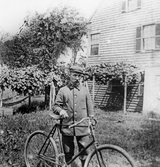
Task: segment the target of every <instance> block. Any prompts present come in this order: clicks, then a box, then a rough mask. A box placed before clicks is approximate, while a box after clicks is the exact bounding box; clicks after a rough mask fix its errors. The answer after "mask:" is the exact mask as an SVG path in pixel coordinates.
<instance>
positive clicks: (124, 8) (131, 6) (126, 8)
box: [122, 0, 141, 12]
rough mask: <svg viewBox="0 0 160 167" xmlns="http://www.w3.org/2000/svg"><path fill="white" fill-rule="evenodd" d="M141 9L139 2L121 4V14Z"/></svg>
mask: <svg viewBox="0 0 160 167" xmlns="http://www.w3.org/2000/svg"><path fill="white" fill-rule="evenodd" d="M139 8H141V0H125V1H123V2H122V12H129V11H133V10H136V9H139Z"/></svg>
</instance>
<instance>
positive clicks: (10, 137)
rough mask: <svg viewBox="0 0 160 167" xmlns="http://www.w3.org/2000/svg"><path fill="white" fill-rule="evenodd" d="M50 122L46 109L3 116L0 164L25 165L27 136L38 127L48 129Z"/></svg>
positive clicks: (17, 166) (22, 166)
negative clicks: (24, 152) (24, 154)
mask: <svg viewBox="0 0 160 167" xmlns="http://www.w3.org/2000/svg"><path fill="white" fill-rule="evenodd" d="M51 124H52V120H51V118H50V117H49V116H48V114H47V112H46V111H41V112H37V113H31V114H23V115H22V114H17V115H15V116H8V117H5V118H4V133H3V134H1V136H0V150H1V151H0V157H1V158H0V165H1V163H2V165H4V164H6V163H7V165H8V166H16V167H25V163H24V158H23V151H24V144H25V141H26V139H27V136H28V135H29V134H30V133H31V132H33V131H35V130H38V129H41V130H45V131H49V129H50V126H51ZM1 132H2V131H1Z"/></svg>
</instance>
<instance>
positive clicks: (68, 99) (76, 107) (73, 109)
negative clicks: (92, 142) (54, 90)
mask: <svg viewBox="0 0 160 167" xmlns="http://www.w3.org/2000/svg"><path fill="white" fill-rule="evenodd" d="M62 109H63V110H65V111H66V112H67V114H68V115H69V118H66V119H64V120H63V121H62V124H63V125H71V124H73V123H75V122H77V121H80V120H81V119H82V118H85V117H87V116H90V115H93V105H92V101H91V97H90V94H89V91H88V89H87V88H86V87H84V86H82V85H80V86H79V87H78V88H72V87H71V86H69V85H68V86H65V87H63V88H61V89H60V90H59V92H58V94H57V96H56V100H55V103H54V106H53V112H54V113H56V114H59V113H60V111H61V110H62ZM79 125H80V126H83V125H84V126H87V125H88V121H83V122H82V123H81V124H79ZM62 133H63V134H64V135H67V136H73V135H75V136H84V135H88V133H89V129H88V127H75V128H71V129H68V128H65V127H63V128H62Z"/></svg>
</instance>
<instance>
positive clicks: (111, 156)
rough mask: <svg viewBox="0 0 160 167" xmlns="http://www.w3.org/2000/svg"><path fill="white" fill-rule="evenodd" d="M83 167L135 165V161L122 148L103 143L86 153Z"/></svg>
mask: <svg viewBox="0 0 160 167" xmlns="http://www.w3.org/2000/svg"><path fill="white" fill-rule="evenodd" d="M85 167H135V163H134V160H133V158H132V157H131V156H130V155H129V154H128V153H127V152H126V151H125V150H124V149H122V148H120V147H118V146H115V145H110V144H105V145H101V146H99V147H98V148H97V151H96V150H94V151H93V152H92V153H91V154H89V155H88V157H87V159H86V162H85Z"/></svg>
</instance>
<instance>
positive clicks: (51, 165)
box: [24, 131, 58, 167]
mask: <svg viewBox="0 0 160 167" xmlns="http://www.w3.org/2000/svg"><path fill="white" fill-rule="evenodd" d="M46 138H47V135H46V134H45V133H44V132H42V131H36V132H34V133H33V134H31V135H30V136H29V138H28V140H27V142H26V145H25V152H24V157H25V162H26V165H27V167H57V165H56V164H57V163H58V162H57V148H56V145H55V142H54V140H53V139H48V142H47V143H46V144H45V145H44V148H43V149H42V151H41V154H40V155H38V154H39V152H40V150H41V148H42V146H43V144H44V142H45V141H46Z"/></svg>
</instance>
